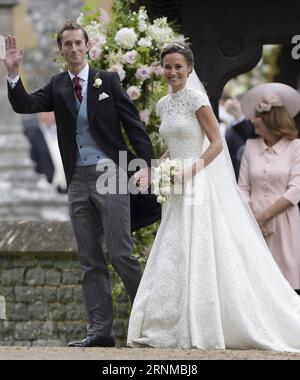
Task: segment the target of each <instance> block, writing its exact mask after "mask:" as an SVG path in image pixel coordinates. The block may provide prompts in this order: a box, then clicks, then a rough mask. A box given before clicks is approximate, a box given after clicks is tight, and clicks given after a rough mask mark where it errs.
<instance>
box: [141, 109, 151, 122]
mask: <svg viewBox="0 0 300 380" xmlns="http://www.w3.org/2000/svg"><path fill="white" fill-rule="evenodd" d="M150 115H151V111H150V110H148V108H145V109H144V110H142V111H140V118H141V120H142V122H143V123H145V124H148V123H149V120H150Z"/></svg>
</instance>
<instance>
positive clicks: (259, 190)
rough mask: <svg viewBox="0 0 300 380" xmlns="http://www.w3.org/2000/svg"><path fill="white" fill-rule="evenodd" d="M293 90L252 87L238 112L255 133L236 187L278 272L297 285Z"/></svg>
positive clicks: (298, 178) (298, 194)
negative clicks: (257, 226) (249, 123)
mask: <svg viewBox="0 0 300 380" xmlns="http://www.w3.org/2000/svg"><path fill="white" fill-rule="evenodd" d="M293 92H295V90H293V89H292V88H291V87H289V86H286V85H283V84H280V83H268V84H264V85H260V86H256V87H254V88H253V89H252V90H250V91H249V92H248V93H246V94H245V95H244V97H243V99H242V110H243V112H244V113H245V115H246V117H248V118H249V119H251V120H252V122H253V124H254V126H255V132H256V133H257V134H258V135H259V136H261V137H260V138H257V139H249V140H248V141H247V143H246V146H245V151H244V155H243V159H242V163H241V169H240V176H239V186H240V189H241V191H242V194H243V198H244V200H246V202H248V204H249V205H250V207H251V208H252V211H253V213H254V215H255V218H256V220H257V223H258V225H259V226H260V228H261V231H262V233H263V235H264V237H265V240H266V243H267V245H268V247H269V249H270V251H271V252H272V255H273V257H274V259H275V261H276V262H277V264H278V266H279V267H280V269H281V271H282V273H283V275H284V276H285V278H286V279H287V280H288V281H289V283H290V284H291V286H292V287H293V288H294V289H295V290H296V292H297V293H298V294H300V293H299V289H300V284H299V281H300V214H299V209H298V206H297V204H298V202H299V201H300V139H297V129H296V125H295V122H294V120H293V116H295V115H294V113H295V112H294V111H293V110H294V109H296V108H297V107H296V108H295V106H296V105H295V104H294V103H293V101H292V99H293Z"/></svg>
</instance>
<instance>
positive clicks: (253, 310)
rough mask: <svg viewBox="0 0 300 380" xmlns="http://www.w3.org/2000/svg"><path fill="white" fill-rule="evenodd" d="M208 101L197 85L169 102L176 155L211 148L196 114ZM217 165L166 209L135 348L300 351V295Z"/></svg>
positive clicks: (169, 134) (142, 293)
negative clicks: (230, 194)
mask: <svg viewBox="0 0 300 380" xmlns="http://www.w3.org/2000/svg"><path fill="white" fill-rule="evenodd" d="M201 106H209V101H208V99H207V96H206V94H204V93H201V92H197V91H195V90H194V89H191V88H188V87H185V88H184V89H183V90H180V91H178V92H176V93H172V94H169V95H168V96H166V97H164V98H162V99H161V100H160V101H159V103H158V107H157V108H158V113H159V115H160V116H161V119H162V124H161V127H160V134H161V136H162V137H163V138H164V139H165V141H166V143H167V145H168V149H169V153H170V158H171V159H174V158H180V159H188V158H191V159H193V158H198V157H200V156H201V154H202V153H203V149H204V148H203V141H204V137H205V135H204V132H203V131H202V129H201V128H200V127H199V124H198V121H197V119H196V116H195V111H196V110H197V109H199V108H200V107H201ZM211 165H212V164H211ZM209 166H210V165H208V167H207V168H205V169H204V170H202V171H201V172H199V174H198V175H197V176H196V177H197V184H196V185H197V186H194V192H192V193H191V192H189V194H184V195H171V196H170V199H169V202H168V203H167V204H166V206H164V209H163V217H162V221H161V225H160V228H159V230H158V232H157V235H156V238H155V241H154V244H153V247H152V250H151V253H150V256H149V258H148V261H147V265H146V268H145V272H144V275H143V277H142V280H141V284H140V287H139V289H138V292H137V295H136V298H135V301H134V304H133V308H132V313H131V316H130V321H129V330H128V345H129V346H135V347H139V346H141V345H142V346H144V345H146V346H151V347H178V348H179V347H180V348H199V349H225V348H228V349H269V350H278V351H299V350H300V297H299V296H298V295H297V294H296V293H295V292H294V290H293V289H292V288H291V287H290V285H289V283H288V282H287V281H286V280H285V278H284V277H283V275H282V274H281V272H280V270H279V268H278V267H277V265H276V263H275V261H274V260H273V257H272V255H271V253H270V252H269V251H268V248H267V246H266V244H265V243H264V240H263V239H262V238H259V237H258V232H257V230H256V229H255V228H254V227H253V225H251V223H250V222H249V217H246V216H245V213H244V212H243V210H242V207H240V204H239V202H242V201H241V200H240V198H239V196H238V195H237V198H236V201H235V204H230V202H228V199H227V195H226V189H222V188H216V186H214V182H213V181H211V179H210V177H209V175H206V172H207V170H208V168H209ZM187 187H188V186H187ZM191 200H192V202H191ZM231 210H235V214H234V215H235V216H236V215H237V213H238V215H239V217H238V220H236V218H235V217H233V213H232V212H231Z"/></svg>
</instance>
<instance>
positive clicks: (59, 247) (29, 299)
mask: <svg viewBox="0 0 300 380" xmlns="http://www.w3.org/2000/svg"><path fill="white" fill-rule="evenodd" d="M0 236H1V240H0V295H2V296H4V297H5V303H6V318H7V319H6V320H5V321H0V345H2V346H8V345H10V346H11V345H18V346H64V345H66V343H67V342H69V341H70V340H73V339H81V338H83V337H85V336H86V320H85V313H84V309H83V301H82V292H81V280H82V271H81V269H80V264H79V260H78V256H77V253H76V249H75V243H74V239H73V233H72V229H71V225H70V224H69V223H68V222H50V223H49V222H2V223H1V224H0ZM116 280H117V277H116V275H115V274H114V273H113V275H112V282H113V283H114V282H116ZM119 293H120V294H119V295H118V296H116V297H115V298H116V300H115V301H116V302H115V322H114V330H115V335H116V338H117V343H118V345H124V344H125V340H126V333H127V323H128V315H129V303H128V298H127V296H126V295H125V292H124V291H121V292H119Z"/></svg>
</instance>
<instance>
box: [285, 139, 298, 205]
mask: <svg viewBox="0 0 300 380" xmlns="http://www.w3.org/2000/svg"><path fill="white" fill-rule="evenodd" d="M294 144H295V151H294V155H293V160H292V163H291V168H290V172H289V179H288V186H287V191H286V192H285V193H284V194H283V195H282V196H283V197H284V198H286V199H287V200H288V201H290V202H291V203H292V204H293V205H296V204H297V203H298V202H299V201H300V140H298V139H297V140H295V142H294Z"/></svg>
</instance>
